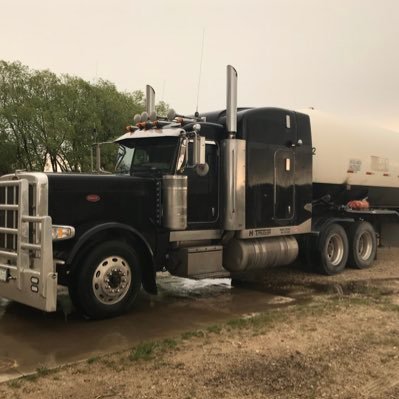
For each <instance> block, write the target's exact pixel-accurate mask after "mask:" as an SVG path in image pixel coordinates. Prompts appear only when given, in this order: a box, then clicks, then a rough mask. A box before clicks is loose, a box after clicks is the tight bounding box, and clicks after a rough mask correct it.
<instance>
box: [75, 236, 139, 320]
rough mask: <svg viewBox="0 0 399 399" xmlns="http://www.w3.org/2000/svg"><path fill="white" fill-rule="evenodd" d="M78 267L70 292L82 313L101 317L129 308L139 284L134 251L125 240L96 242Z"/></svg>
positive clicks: (116, 313)
mask: <svg viewBox="0 0 399 399" xmlns="http://www.w3.org/2000/svg"><path fill="white" fill-rule="evenodd" d="M78 267H79V270H78V272H77V273H75V277H74V278H73V279H72V281H71V286H70V290H69V291H70V296H71V298H72V301H73V303H74V304H75V305H76V306H77V307H78V309H79V310H80V311H81V312H82V313H83V314H84V315H86V316H87V317H89V318H92V319H103V318H107V317H114V316H117V315H119V314H122V313H125V312H127V311H128V310H129V309H130V308H131V307H132V305H133V303H134V300H135V299H136V296H137V294H138V292H139V290H140V287H141V269H140V262H139V258H138V256H137V254H136V252H135V251H134V250H133V249H132V248H130V247H129V246H128V245H127V244H126V243H124V242H119V241H110V242H106V243H102V244H99V245H98V247H95V248H94V249H92V250H91V251H90V252H89V253H88V255H87V256H86V258H85V259H84V260H83V262H82V264H81V265H78Z"/></svg>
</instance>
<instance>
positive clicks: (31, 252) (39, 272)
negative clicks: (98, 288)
mask: <svg viewBox="0 0 399 399" xmlns="http://www.w3.org/2000/svg"><path fill="white" fill-rule="evenodd" d="M51 227H52V221H51V217H50V216H48V179H47V176H46V175H45V174H44V173H23V174H15V175H7V176H3V177H1V178H0V297H4V298H7V299H11V300H14V301H17V302H20V303H23V304H26V305H29V306H32V307H34V308H37V309H41V310H44V311H47V312H51V311H55V310H56V306H57V273H56V272H55V263H54V260H53V246H52V236H51Z"/></svg>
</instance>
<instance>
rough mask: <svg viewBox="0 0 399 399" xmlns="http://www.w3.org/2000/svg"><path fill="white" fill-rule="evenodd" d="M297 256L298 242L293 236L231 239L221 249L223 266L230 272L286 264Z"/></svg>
mask: <svg viewBox="0 0 399 399" xmlns="http://www.w3.org/2000/svg"><path fill="white" fill-rule="evenodd" d="M297 256H298V242H297V240H296V239H295V237H293V236H284V237H269V238H255V239H252V240H239V239H232V240H231V241H230V242H229V243H228V244H227V245H226V246H225V248H224V251H223V267H224V268H225V269H227V270H229V271H231V272H247V271H254V270H262V269H266V268H268V267H274V266H283V265H288V264H290V263H292V262H294V260H295V259H296V258H297Z"/></svg>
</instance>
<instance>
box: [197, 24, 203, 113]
mask: <svg viewBox="0 0 399 399" xmlns="http://www.w3.org/2000/svg"><path fill="white" fill-rule="evenodd" d="M204 39H205V28H204V29H203V30H202V45H201V58H200V67H199V74H198V87H197V106H196V108H195V116H196V117H197V116H198V102H199V93H200V85H201V75H202V59H203V57H204Z"/></svg>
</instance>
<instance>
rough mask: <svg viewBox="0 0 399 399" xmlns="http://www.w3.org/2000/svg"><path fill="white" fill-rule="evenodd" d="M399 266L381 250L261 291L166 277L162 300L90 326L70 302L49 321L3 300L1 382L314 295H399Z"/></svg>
mask: <svg viewBox="0 0 399 399" xmlns="http://www.w3.org/2000/svg"><path fill="white" fill-rule="evenodd" d="M398 259H399V250H389V249H384V250H380V251H379V259H378V260H377V262H376V264H375V266H374V267H373V268H371V269H367V270H353V269H348V270H346V271H345V272H344V273H342V274H340V275H338V276H333V277H326V276H321V275H317V274H313V273H309V272H304V271H301V270H300V269H299V268H298V267H284V268H277V269H271V270H270V271H267V273H265V275H264V281H263V283H262V284H258V285H257V286H254V285H249V286H248V285H247V286H244V287H240V288H232V287H231V284H230V280H229V279H218V280H202V281H193V280H187V279H181V278H175V277H171V276H170V275H168V274H160V275H159V277H158V286H159V295H158V296H150V295H147V294H146V293H144V292H142V293H141V295H140V296H139V298H138V300H137V302H136V306H135V308H134V309H133V310H132V311H131V312H130V313H129V314H127V315H124V316H122V317H119V318H116V319H111V320H102V321H86V320H84V319H82V318H81V317H79V315H77V314H75V313H72V314H69V315H68V317H67V318H66V317H65V313H69V312H70V302H69V300H68V299H67V297H66V296H65V295H64V296H61V300H60V304H59V311H57V312H56V313H51V314H45V313H42V312H40V311H36V310H34V309H30V308H28V307H26V306H23V305H19V304H16V303H12V302H7V301H4V300H2V299H0V382H1V381H5V380H7V379H10V378H13V377H18V376H21V375H23V374H27V373H29V372H32V371H35V370H36V369H37V368H39V367H48V368H50V367H55V366H58V365H62V364H66V363H70V362H76V361H79V360H85V359H88V358H90V357H93V356H96V355H101V354H106V353H110V352H115V351H118V350H123V349H127V348H129V347H132V346H134V345H135V344H137V343H139V342H141V341H143V340H156V339H159V338H163V337H170V336H176V335H178V334H179V333H181V332H183V331H190V330H195V329H199V328H203V327H204V326H206V325H210V324H212V323H217V322H222V321H225V320H228V319H232V318H234V317H237V316H240V315H243V314H251V313H256V312H265V311H267V310H268V309H271V308H276V307H277V308H279V309H281V311H284V308H285V307H287V306H289V305H290V304H295V303H298V301H301V302H305V301H311V300H312V298H314V297H315V296H316V295H323V294H331V293H335V294H337V295H341V294H344V293H345V292H346V291H352V292H356V290H359V292H362V290H364V289H365V287H366V286H368V285H370V284H371V285H373V286H378V287H384V289H388V290H389V292H392V290H394V291H395V292H399V261H398ZM381 292H382V291H381ZM398 300H399V299H398Z"/></svg>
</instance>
